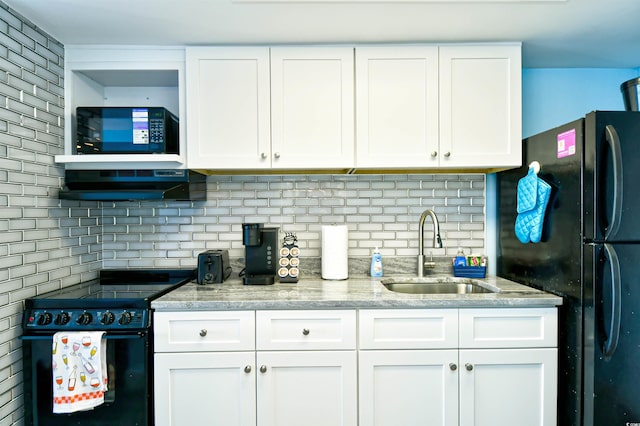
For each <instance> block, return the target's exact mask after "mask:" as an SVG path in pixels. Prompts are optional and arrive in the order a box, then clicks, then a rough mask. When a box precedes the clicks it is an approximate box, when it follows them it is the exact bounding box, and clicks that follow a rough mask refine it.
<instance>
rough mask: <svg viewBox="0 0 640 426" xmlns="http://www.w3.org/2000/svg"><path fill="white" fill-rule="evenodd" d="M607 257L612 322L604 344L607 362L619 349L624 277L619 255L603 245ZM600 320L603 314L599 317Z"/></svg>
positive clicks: (610, 247)
mask: <svg viewBox="0 0 640 426" xmlns="http://www.w3.org/2000/svg"><path fill="white" fill-rule="evenodd" d="M603 246H604V251H605V254H606V256H607V257H608V258H609V269H610V274H611V321H610V322H609V333H608V334H607V339H606V340H605V341H604V342H603V344H602V354H603V357H604V359H605V360H608V359H610V358H611V357H612V356H613V354H614V352H615V351H616V348H617V347H618V340H619V338H620V317H621V315H622V309H621V299H620V298H621V297H622V294H621V291H622V276H621V274H620V260H619V259H618V254H617V253H616V250H615V249H614V248H613V246H612V245H611V244H603ZM599 317H600V320H601V321H604V318H602V313H600V315H599Z"/></svg>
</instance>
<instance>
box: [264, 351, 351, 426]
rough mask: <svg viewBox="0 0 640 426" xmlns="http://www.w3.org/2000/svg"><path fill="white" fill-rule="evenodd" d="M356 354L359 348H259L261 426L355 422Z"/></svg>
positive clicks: (346, 424) (310, 425)
mask: <svg viewBox="0 0 640 426" xmlns="http://www.w3.org/2000/svg"><path fill="white" fill-rule="evenodd" d="M356 358H357V356H356V351H355V350H353V351H296V352H260V351H258V353H257V360H258V362H257V365H258V373H257V374H258V380H257V389H258V411H257V412H258V425H259V426H300V425H305V426H327V425H341V426H348V425H351V426H355V425H357V424H358V423H357V418H358V408H357V396H356V395H357V373H356V372H357V365H356V363H357V361H356Z"/></svg>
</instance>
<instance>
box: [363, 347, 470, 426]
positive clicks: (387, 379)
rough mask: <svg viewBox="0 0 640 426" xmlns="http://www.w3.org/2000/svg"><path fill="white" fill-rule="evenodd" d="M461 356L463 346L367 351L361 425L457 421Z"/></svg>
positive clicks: (452, 423) (448, 425)
mask: <svg viewBox="0 0 640 426" xmlns="http://www.w3.org/2000/svg"><path fill="white" fill-rule="evenodd" d="M457 359H458V351H457V350H434V351H415V350H406V351H405V350H384V351H361V352H360V356H359V359H358V361H359V369H360V377H359V385H360V386H359V387H360V389H359V392H360V394H359V410H360V425H376V426H396V425H402V426H411V425H415V426H418V425H420V426H423V425H443V426H455V425H457V424H458V374H457V372H456V371H455V370H453V371H452V370H451V367H450V365H451V364H452V363H453V364H454V365H455V364H457Z"/></svg>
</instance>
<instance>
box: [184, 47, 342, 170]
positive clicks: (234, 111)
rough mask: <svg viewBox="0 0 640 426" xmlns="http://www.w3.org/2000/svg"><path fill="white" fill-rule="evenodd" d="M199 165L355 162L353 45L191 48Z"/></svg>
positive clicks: (193, 136)
mask: <svg viewBox="0 0 640 426" xmlns="http://www.w3.org/2000/svg"><path fill="white" fill-rule="evenodd" d="M187 99H188V101H187V117H188V126H187V130H188V137H189V147H190V148H191V150H190V152H189V158H188V163H189V167H190V168H195V169H222V170H224V169H270V168H276V169H300V168H315V169H326V168H345V167H351V166H352V165H353V158H354V149H353V126H354V124H353V123H354V120H353V48H351V47H323V46H305V47H277V48H276V47H274V48H268V47H194V48H188V49H187Z"/></svg>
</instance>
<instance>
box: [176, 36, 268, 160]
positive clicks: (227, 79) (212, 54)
mask: <svg viewBox="0 0 640 426" xmlns="http://www.w3.org/2000/svg"><path fill="white" fill-rule="evenodd" d="M186 61H187V137H188V138H189V154H188V164H189V167H190V168H192V169H198V168H203V169H228V168H255V169H259V168H268V167H270V161H269V160H270V157H269V153H270V145H271V140H270V138H271V129H270V120H269V116H270V115H269V114H270V113H269V109H270V107H269V99H270V93H269V48H268V47H189V48H187V52H186ZM263 155H264V157H263Z"/></svg>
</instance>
